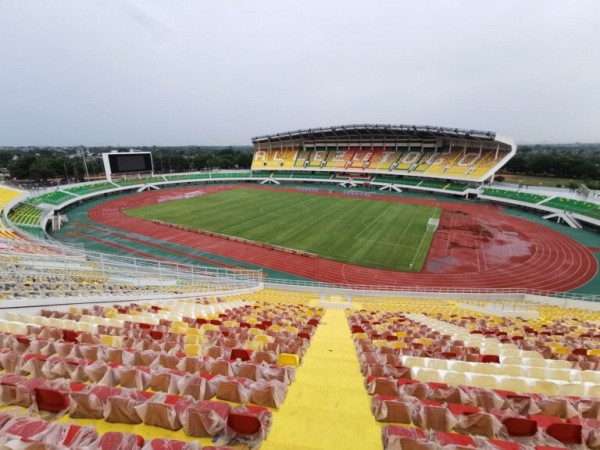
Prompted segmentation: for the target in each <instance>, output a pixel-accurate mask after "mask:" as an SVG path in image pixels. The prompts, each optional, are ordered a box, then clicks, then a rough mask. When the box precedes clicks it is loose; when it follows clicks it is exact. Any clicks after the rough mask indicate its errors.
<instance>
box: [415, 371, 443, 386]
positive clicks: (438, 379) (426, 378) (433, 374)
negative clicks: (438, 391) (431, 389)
mask: <svg viewBox="0 0 600 450" xmlns="http://www.w3.org/2000/svg"><path fill="white" fill-rule="evenodd" d="M413 370H415V369H413ZM445 373H446V371H445V370H434V369H427V368H423V367H421V368H419V369H417V373H416V375H415V376H413V378H414V379H415V380H419V381H423V382H426V383H443V382H444V381H443V380H444V375H445Z"/></svg>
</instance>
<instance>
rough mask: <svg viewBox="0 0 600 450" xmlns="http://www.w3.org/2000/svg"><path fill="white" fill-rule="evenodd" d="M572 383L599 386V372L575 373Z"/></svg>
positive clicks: (583, 371)
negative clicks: (579, 382)
mask: <svg viewBox="0 0 600 450" xmlns="http://www.w3.org/2000/svg"><path fill="white" fill-rule="evenodd" d="M573 381H581V382H586V383H596V384H600V372H597V371H595V370H582V371H576V372H575V375H574V377H573Z"/></svg>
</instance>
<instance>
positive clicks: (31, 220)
mask: <svg viewBox="0 0 600 450" xmlns="http://www.w3.org/2000/svg"><path fill="white" fill-rule="evenodd" d="M42 213H43V211H42V210H41V209H40V208H38V207H37V206H35V205H30V204H28V203H19V204H18V205H17V206H16V207H14V208H12V209H11V210H10V212H9V214H8V219H9V220H10V221H11V222H13V223H14V224H17V225H23V226H28V227H39V226H40V221H41V219H42Z"/></svg>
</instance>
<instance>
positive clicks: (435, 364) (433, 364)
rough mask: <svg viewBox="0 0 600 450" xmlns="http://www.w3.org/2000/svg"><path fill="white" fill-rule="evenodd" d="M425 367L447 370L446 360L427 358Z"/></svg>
mask: <svg viewBox="0 0 600 450" xmlns="http://www.w3.org/2000/svg"><path fill="white" fill-rule="evenodd" d="M426 367H427V368H428V369H437V370H448V360H447V359H436V358H429V359H428V361H427V366H426Z"/></svg>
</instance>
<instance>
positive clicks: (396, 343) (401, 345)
mask: <svg viewBox="0 0 600 450" xmlns="http://www.w3.org/2000/svg"><path fill="white" fill-rule="evenodd" d="M389 344H390V347H392V348H406V342H404V341H391V342H390V343H389Z"/></svg>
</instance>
